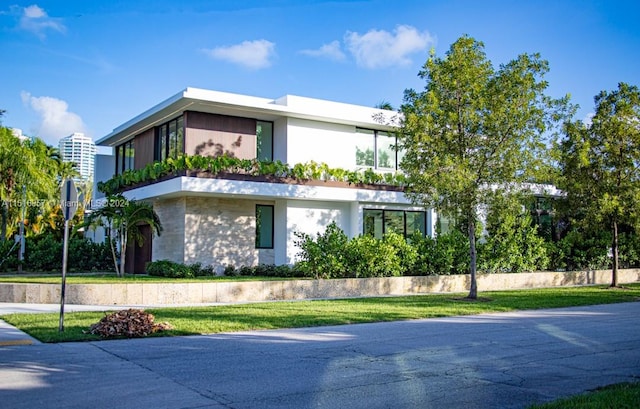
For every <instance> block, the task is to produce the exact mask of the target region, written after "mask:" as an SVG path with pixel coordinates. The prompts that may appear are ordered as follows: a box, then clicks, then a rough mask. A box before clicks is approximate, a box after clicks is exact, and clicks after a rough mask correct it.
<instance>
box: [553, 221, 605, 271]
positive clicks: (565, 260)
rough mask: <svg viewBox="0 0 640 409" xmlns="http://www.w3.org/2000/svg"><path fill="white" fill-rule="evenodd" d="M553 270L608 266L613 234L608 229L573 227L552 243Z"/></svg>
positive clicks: (588, 268) (592, 268) (575, 269)
mask: <svg viewBox="0 0 640 409" xmlns="http://www.w3.org/2000/svg"><path fill="white" fill-rule="evenodd" d="M549 247H550V252H551V253H552V254H551V260H552V264H551V265H550V267H551V269H553V270H566V271H580V270H597V269H604V268H608V267H609V266H610V265H611V259H610V258H609V255H608V254H609V249H610V248H611V235H610V233H609V232H608V231H606V230H600V231H589V232H586V231H583V230H582V229H581V228H578V227H576V228H572V229H570V230H569V231H568V232H567V233H566V235H565V236H564V237H563V238H561V239H560V240H559V241H557V242H555V243H550V244H549Z"/></svg>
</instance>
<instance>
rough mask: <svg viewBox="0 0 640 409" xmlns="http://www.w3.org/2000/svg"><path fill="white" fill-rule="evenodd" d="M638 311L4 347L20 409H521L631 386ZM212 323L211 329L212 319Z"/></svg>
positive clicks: (639, 369) (638, 363)
mask: <svg viewBox="0 0 640 409" xmlns="http://www.w3.org/2000/svg"><path fill="white" fill-rule="evenodd" d="M638 312H640V303H623V304H610V305H599V306H588V307H576V308H563V309H550V310H536V311H522V312H513V313H503V314H483V315H477V316H467V317H451V318H439V319H427V320H415V321H401V322H390V323H375V324H358V325H344V326H332V327H318V328H302V329H293V330H276V331H250V332H240V333H228V334H213V335H205V336H191V337H174V338H146V339H135V340H118V341H102V342H91V343H62V344H38V345H31V346H5V347H0V402H2V406H3V407H10V408H13V409H20V408H34V407H38V408H86V407H92V408H97V409H100V408H105V409H106V408H113V407H118V408H125V409H126V408H135V409H140V408H150V407H153V408H154V409H159V408H179V409H187V408H234V409H245V408H296V409H300V408H340V407H344V408H346V407H348V408H363V409H364V408H367V409H368V408H423V409H424V408H460V407H467V408H514V409H515V408H525V407H527V406H528V405H529V404H531V403H534V402H545V401H549V400H553V399H556V398H558V397H562V396H568V395H573V394H577V393H582V392H584V391H587V390H590V389H593V388H596V387H598V386H604V385H608V384H611V383H617V382H624V381H632V380H637V379H638V377H640V314H638ZM212 319H215V317H212Z"/></svg>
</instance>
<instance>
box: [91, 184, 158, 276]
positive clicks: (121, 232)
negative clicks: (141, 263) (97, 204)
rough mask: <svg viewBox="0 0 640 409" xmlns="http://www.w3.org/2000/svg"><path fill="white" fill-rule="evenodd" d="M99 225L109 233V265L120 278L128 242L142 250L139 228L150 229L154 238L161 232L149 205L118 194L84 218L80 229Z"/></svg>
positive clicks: (155, 215)
mask: <svg viewBox="0 0 640 409" xmlns="http://www.w3.org/2000/svg"><path fill="white" fill-rule="evenodd" d="M89 225H94V226H95V225H101V226H103V227H106V228H107V229H108V231H109V233H108V235H109V236H108V237H109V244H110V246H111V254H112V256H113V263H114V266H115V269H116V274H117V276H118V277H123V276H124V266H125V261H126V260H125V258H126V249H127V244H128V242H129V239H133V240H134V241H135V242H136V243H137V244H138V246H140V247H142V244H143V243H144V235H143V234H142V231H141V230H140V227H141V226H143V225H149V226H150V227H151V232H152V234H153V233H154V232H155V233H156V234H157V235H158V236H159V235H160V234H161V233H162V224H161V223H160V218H159V217H158V215H157V214H156V212H155V211H154V210H153V206H152V205H151V204H149V203H146V202H142V201H136V200H128V199H126V198H125V197H124V196H122V195H121V194H118V195H113V196H109V197H107V199H106V203H105V205H104V206H103V207H101V208H99V209H97V210H95V211H93V212H91V213H90V214H89V215H88V216H87V218H86V219H85V223H83V226H89ZM114 232H115V241H117V243H119V244H120V265H118V261H117V254H116V246H115V243H114V237H113V236H112V235H113V233H114Z"/></svg>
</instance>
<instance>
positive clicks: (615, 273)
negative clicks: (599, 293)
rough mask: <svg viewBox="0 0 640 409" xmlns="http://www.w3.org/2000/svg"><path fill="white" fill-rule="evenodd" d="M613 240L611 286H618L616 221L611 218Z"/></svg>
mask: <svg viewBox="0 0 640 409" xmlns="http://www.w3.org/2000/svg"><path fill="white" fill-rule="evenodd" d="M612 224H613V242H612V243H611V255H612V259H613V268H612V271H611V287H617V286H618V222H617V221H616V220H615V219H614V220H613V223H612Z"/></svg>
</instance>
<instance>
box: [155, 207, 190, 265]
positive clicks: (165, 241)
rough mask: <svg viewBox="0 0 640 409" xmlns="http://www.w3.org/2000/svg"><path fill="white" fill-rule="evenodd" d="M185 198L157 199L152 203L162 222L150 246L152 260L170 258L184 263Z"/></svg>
mask: <svg viewBox="0 0 640 409" xmlns="http://www.w3.org/2000/svg"><path fill="white" fill-rule="evenodd" d="M185 208H186V200H185V198H184V197H180V198H176V199H164V200H158V201H156V202H154V203H153V210H155V212H156V213H157V214H158V218H159V219H160V223H162V234H161V235H160V236H154V237H153V239H152V246H151V257H152V259H153V260H165V259H166V260H171V261H175V262H176V263H184V214H185Z"/></svg>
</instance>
